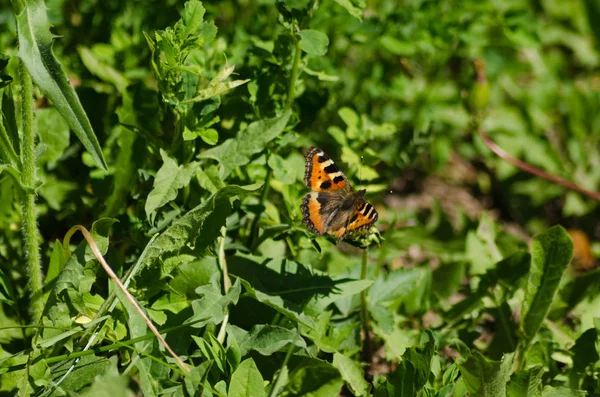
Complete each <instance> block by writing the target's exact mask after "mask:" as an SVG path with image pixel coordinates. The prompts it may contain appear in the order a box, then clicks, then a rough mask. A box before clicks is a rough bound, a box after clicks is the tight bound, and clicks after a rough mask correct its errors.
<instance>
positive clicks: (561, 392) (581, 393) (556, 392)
mask: <svg viewBox="0 0 600 397" xmlns="http://www.w3.org/2000/svg"><path fill="white" fill-rule="evenodd" d="M586 396H589V394H588V393H587V392H586V391H585V390H575V389H571V388H570V387H563V386H558V387H553V386H550V385H547V386H546V387H544V390H542V397H586Z"/></svg>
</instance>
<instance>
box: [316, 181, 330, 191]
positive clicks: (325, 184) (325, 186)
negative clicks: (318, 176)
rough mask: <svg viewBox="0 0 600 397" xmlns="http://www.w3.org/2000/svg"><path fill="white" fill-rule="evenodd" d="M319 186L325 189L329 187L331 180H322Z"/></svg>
mask: <svg viewBox="0 0 600 397" xmlns="http://www.w3.org/2000/svg"><path fill="white" fill-rule="evenodd" d="M319 186H320V187H321V189H323V190H325V189H329V188H330V187H331V181H325V182H322V183H321V185H319Z"/></svg>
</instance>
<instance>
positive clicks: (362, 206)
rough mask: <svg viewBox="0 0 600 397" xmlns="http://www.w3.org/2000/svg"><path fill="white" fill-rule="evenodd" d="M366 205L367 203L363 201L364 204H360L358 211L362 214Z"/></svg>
mask: <svg viewBox="0 0 600 397" xmlns="http://www.w3.org/2000/svg"><path fill="white" fill-rule="evenodd" d="M365 204H367V202H366V201H363V202H362V203H360V205H359V206H358V208H356V210H357V211H360V212H362V209H363V208H365Z"/></svg>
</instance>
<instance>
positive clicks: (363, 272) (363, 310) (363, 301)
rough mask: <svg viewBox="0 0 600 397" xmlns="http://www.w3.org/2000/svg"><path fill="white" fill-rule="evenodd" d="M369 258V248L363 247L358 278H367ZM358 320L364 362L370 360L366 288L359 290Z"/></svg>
mask: <svg viewBox="0 0 600 397" xmlns="http://www.w3.org/2000/svg"><path fill="white" fill-rule="evenodd" d="M368 260H369V248H368V247H367V248H365V249H363V257H362V266H361V268H360V279H361V280H366V279H367V262H368ZM360 321H361V323H362V327H363V333H364V334H365V345H364V348H363V360H364V361H365V362H368V363H370V362H371V338H370V336H369V330H370V328H371V327H370V324H369V312H368V310H367V290H366V289H365V290H362V291H361V292H360Z"/></svg>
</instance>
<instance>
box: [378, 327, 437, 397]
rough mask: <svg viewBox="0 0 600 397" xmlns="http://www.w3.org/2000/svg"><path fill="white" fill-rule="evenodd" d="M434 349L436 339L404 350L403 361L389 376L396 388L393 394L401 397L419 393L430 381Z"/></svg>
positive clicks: (393, 386) (391, 385) (392, 385)
mask: <svg viewBox="0 0 600 397" xmlns="http://www.w3.org/2000/svg"><path fill="white" fill-rule="evenodd" d="M434 349H435V341H434V340H433V339H430V340H429V341H427V342H426V343H425V344H424V345H423V346H420V347H411V348H409V349H407V350H406V352H404V354H403V355H402V362H400V364H399V365H398V368H397V369H396V371H394V372H393V373H392V374H391V375H390V376H389V381H390V387H392V388H393V390H395V393H394V394H393V395H395V396H401V397H408V396H416V395H418V393H419V391H420V390H421V389H422V388H423V386H425V384H426V383H427V382H428V381H429V377H430V373H431V358H432V357H433V354H434Z"/></svg>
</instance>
